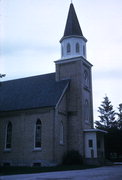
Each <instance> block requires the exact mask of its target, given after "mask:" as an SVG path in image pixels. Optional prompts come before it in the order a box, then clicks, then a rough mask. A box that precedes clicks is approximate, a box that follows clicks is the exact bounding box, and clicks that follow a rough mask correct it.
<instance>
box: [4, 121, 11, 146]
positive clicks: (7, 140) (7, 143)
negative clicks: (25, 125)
mask: <svg viewBox="0 0 122 180" xmlns="http://www.w3.org/2000/svg"><path fill="white" fill-rule="evenodd" d="M11 148H12V123H11V121H9V122H8V123H7V126H6V137H5V150H11Z"/></svg>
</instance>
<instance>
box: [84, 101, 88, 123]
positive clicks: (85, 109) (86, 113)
mask: <svg viewBox="0 0 122 180" xmlns="http://www.w3.org/2000/svg"><path fill="white" fill-rule="evenodd" d="M84 112H85V113H84V118H85V121H87V122H88V121H89V102H88V100H87V99H86V100H85V105H84Z"/></svg>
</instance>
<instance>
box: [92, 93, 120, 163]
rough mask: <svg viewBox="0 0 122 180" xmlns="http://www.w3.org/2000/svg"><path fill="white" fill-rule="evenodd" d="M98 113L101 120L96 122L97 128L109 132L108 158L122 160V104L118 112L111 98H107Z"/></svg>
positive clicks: (107, 141) (106, 139)
mask: <svg viewBox="0 0 122 180" xmlns="http://www.w3.org/2000/svg"><path fill="white" fill-rule="evenodd" d="M98 112H99V114H100V115H99V118H100V120H97V121H96V122H95V126H96V128H98V129H102V130H105V131H107V133H106V134H105V152H106V158H109V159H114V158H118V159H121V160H122V103H121V104H119V107H118V111H117V112H116V111H115V110H114V109H113V105H112V104H111V101H110V100H109V98H108V97H107V96H105V97H104V100H103V101H102V103H101V105H100V107H99V108H98Z"/></svg>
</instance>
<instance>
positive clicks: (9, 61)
mask: <svg viewBox="0 0 122 180" xmlns="http://www.w3.org/2000/svg"><path fill="white" fill-rule="evenodd" d="M73 3H74V7H75V10H76V13H77V16H78V19H79V22H80V25H81V29H82V31H83V34H84V36H85V37H86V38H87V39H88V42H87V60H88V61H90V62H91V63H92V64H93V100H94V119H97V115H98V114H97V108H98V106H99V105H100V103H101V101H102V100H103V97H104V96H105V94H106V95H108V97H109V98H110V100H111V101H112V104H113V105H114V108H115V109H116V108H117V107H118V104H119V103H122V0H85V1H84V0H74V1H73ZM69 5H70V0H45V1H43V0H0V73H6V77H5V78H3V79H2V80H10V79H17V78H21V77H27V76H33V75H38V74H45V73H50V72H54V71H55V66H54V61H55V60H58V59H60V43H59V40H60V39H61V37H62V36H63V33H64V28H65V23H66V19H67V13H68V10H69Z"/></svg>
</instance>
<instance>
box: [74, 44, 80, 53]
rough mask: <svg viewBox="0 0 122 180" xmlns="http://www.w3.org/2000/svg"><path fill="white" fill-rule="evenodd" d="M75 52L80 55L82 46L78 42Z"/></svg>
mask: <svg viewBox="0 0 122 180" xmlns="http://www.w3.org/2000/svg"><path fill="white" fill-rule="evenodd" d="M75 51H76V53H79V52H80V45H79V43H78V42H77V43H76V46H75Z"/></svg>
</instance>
